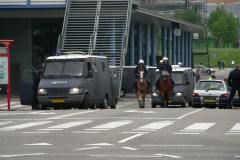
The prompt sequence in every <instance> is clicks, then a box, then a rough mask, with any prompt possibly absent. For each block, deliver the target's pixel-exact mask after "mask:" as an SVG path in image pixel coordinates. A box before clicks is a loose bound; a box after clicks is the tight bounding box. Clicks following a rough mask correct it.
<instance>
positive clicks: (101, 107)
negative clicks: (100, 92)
mask: <svg viewBox="0 0 240 160" xmlns="http://www.w3.org/2000/svg"><path fill="white" fill-rule="evenodd" d="M107 106H108V104H107V97H105V98H104V100H103V103H102V104H100V109H106V108H107Z"/></svg>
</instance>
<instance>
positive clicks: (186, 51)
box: [185, 32, 189, 67]
mask: <svg viewBox="0 0 240 160" xmlns="http://www.w3.org/2000/svg"><path fill="white" fill-rule="evenodd" d="M185 39H186V40H185V42H186V43H185V66H186V67H188V55H189V54H188V51H189V49H188V44H189V42H188V41H189V37H188V32H186V33H185Z"/></svg>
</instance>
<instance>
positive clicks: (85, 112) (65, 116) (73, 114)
mask: <svg viewBox="0 0 240 160" xmlns="http://www.w3.org/2000/svg"><path fill="white" fill-rule="evenodd" d="M98 111H99V110H94V111H83V112H77V113H71V114H65V115H61V116H56V117H50V118H47V119H63V118H67V117H72V116H78V115H81V114H87V113H93V112H98Z"/></svg>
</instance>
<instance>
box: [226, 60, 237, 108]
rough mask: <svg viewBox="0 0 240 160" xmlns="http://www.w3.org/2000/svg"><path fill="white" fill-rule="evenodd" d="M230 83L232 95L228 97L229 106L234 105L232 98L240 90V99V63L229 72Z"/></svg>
mask: <svg viewBox="0 0 240 160" xmlns="http://www.w3.org/2000/svg"><path fill="white" fill-rule="evenodd" d="M228 85H229V86H230V87H231V92H230V96H229V99H228V107H229V108H231V107H232V100H233V97H234V96H235V93H236V91H238V96H239V99H240V65H239V64H238V65H236V67H235V69H234V70H232V71H231V72H230V73H229V76H228Z"/></svg>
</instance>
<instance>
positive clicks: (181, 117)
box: [177, 108, 203, 120]
mask: <svg viewBox="0 0 240 160" xmlns="http://www.w3.org/2000/svg"><path fill="white" fill-rule="evenodd" d="M201 110H203V108H201V109H198V110H195V111H193V112H190V113H187V114H184V115H182V116H180V117H178V118H177V119H178V120H179V119H183V118H185V117H187V116H189V115H191V114H194V113H197V112H199V111H201Z"/></svg>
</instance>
